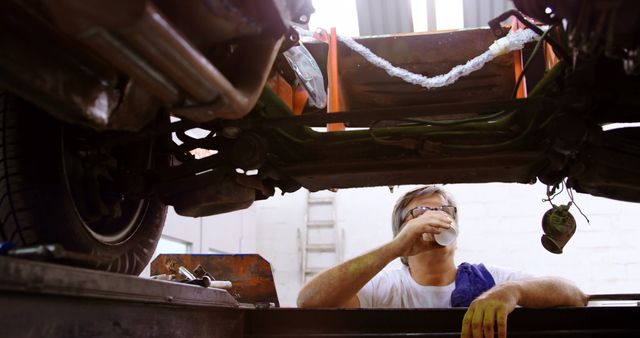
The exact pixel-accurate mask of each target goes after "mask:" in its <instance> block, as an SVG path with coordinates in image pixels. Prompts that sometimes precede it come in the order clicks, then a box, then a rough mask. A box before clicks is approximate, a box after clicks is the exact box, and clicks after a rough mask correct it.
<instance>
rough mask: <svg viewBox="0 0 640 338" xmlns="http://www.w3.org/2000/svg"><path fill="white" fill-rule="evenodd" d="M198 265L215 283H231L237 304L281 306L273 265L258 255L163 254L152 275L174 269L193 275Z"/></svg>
mask: <svg viewBox="0 0 640 338" xmlns="http://www.w3.org/2000/svg"><path fill="white" fill-rule="evenodd" d="M198 265H200V266H202V268H204V269H205V270H206V271H207V272H208V273H210V274H211V275H212V276H213V277H214V278H215V279H216V280H227V281H231V283H232V285H233V286H232V288H231V289H229V293H230V294H231V295H232V296H233V297H234V298H236V299H237V300H238V302H241V303H252V304H264V303H274V304H275V306H280V303H279V302H278V294H277V292H276V287H275V283H274V281H273V274H272V272H271V264H269V262H267V261H266V260H265V259H264V258H262V257H261V256H260V255H257V254H238V255H223V254H200V255H198V254H196V255H193V254H163V255H159V256H158V257H157V258H156V259H155V260H153V262H151V275H160V274H170V273H172V272H171V271H170V268H169V267H171V266H184V267H185V268H187V269H189V270H190V271H193V270H194V269H195V268H196V267H197V266H198Z"/></svg>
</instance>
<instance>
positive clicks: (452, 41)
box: [338, 29, 515, 110]
mask: <svg viewBox="0 0 640 338" xmlns="http://www.w3.org/2000/svg"><path fill="white" fill-rule="evenodd" d="M494 40H495V38H494V36H493V35H492V33H491V32H490V30H488V29H474V30H465V31H453V32H445V33H434V34H408V35H398V36H382V37H370V38H361V39H358V42H360V43H361V44H363V45H364V46H366V47H367V48H369V49H371V50H372V51H373V52H374V53H375V54H377V55H379V56H380V57H382V58H384V59H386V60H388V61H389V62H391V63H392V64H393V65H395V66H399V67H403V68H405V69H407V70H409V71H412V72H414V73H418V74H423V75H425V76H435V75H440V74H445V73H447V72H449V71H450V70H451V68H453V67H455V66H457V65H460V64H464V63H466V62H467V61H469V60H470V59H472V58H474V57H476V56H478V55H480V54H482V53H483V52H484V51H486V50H487V48H488V47H489V46H490V45H491V44H492V43H493V41H494ZM338 52H339V56H338V57H339V73H340V81H341V85H342V89H343V93H342V94H343V96H344V100H345V103H346V106H347V110H357V109H366V108H380V107H402V106H412V105H421V104H433V103H452V102H468V101H485V100H486V101H489V100H496V99H506V98H509V97H510V95H511V92H512V91H513V87H514V85H515V79H514V70H513V57H512V56H511V55H504V56H501V57H498V58H496V59H495V60H493V61H492V62H489V63H488V64H486V65H485V66H484V68H482V69H480V70H479V71H477V72H474V73H471V74H470V75H469V76H466V77H462V78H461V79H460V80H459V81H458V82H456V83H454V84H453V85H450V86H447V87H444V88H436V89H425V88H422V87H420V86H416V85H413V84H409V83H406V82H404V81H403V80H401V79H399V78H396V77H391V76H390V75H388V74H387V73H386V72H385V71H383V70H382V69H380V68H377V67H375V66H373V65H372V64H371V63H369V62H368V61H366V60H365V59H364V58H363V57H362V56H360V55H359V54H357V53H355V52H353V51H352V50H351V49H349V48H348V47H346V46H345V45H342V44H341V45H340V48H339V51H338Z"/></svg>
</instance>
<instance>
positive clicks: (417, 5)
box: [411, 0, 429, 32]
mask: <svg viewBox="0 0 640 338" xmlns="http://www.w3.org/2000/svg"><path fill="white" fill-rule="evenodd" d="M411 17H412V19H413V31H414V32H426V31H428V30H429V22H428V21H427V20H428V16H427V0H411Z"/></svg>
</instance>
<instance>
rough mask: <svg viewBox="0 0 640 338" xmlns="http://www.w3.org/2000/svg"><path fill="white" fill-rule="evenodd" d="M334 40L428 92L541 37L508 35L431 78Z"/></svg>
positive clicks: (523, 32) (352, 42)
mask: <svg viewBox="0 0 640 338" xmlns="http://www.w3.org/2000/svg"><path fill="white" fill-rule="evenodd" d="M543 30H545V28H543ZM337 38H338V39H339V40H340V41H341V42H342V43H344V44H345V45H347V46H348V47H349V48H351V49H352V50H353V51H355V52H356V53H358V54H360V55H362V57H364V58H365V59H366V60H367V61H369V62H371V63H372V64H373V65H375V66H377V67H379V68H382V69H383V70H385V71H386V72H387V74H389V75H391V76H395V77H399V78H401V79H402V80H404V81H406V82H408V83H412V84H415V85H418V86H421V87H424V88H427V89H431V88H439V87H445V86H448V85H450V84H453V83H454V82H456V81H458V79H459V78H461V77H463V76H467V75H469V74H470V73H472V72H475V71H476V70H479V69H481V68H482V67H484V65H485V64H486V63H487V62H489V61H491V60H493V59H494V58H496V57H498V56H500V55H503V54H506V53H509V52H511V51H514V50H520V49H522V48H523V47H524V44H525V43H527V42H531V41H535V40H538V39H540V36H539V35H538V34H536V33H535V32H534V31H532V30H530V29H528V28H527V29H523V30H517V31H510V32H509V34H507V36H505V37H502V38H500V39H498V40H496V41H495V42H494V43H493V44H492V45H491V46H489V49H488V50H487V51H486V52H484V53H482V54H480V55H478V56H476V57H475V58H473V59H471V60H469V61H467V63H465V64H464V65H458V66H455V67H453V68H451V70H450V71H449V72H448V73H447V74H441V75H436V76H433V77H427V76H424V75H421V74H416V73H412V72H410V71H408V70H406V69H403V68H400V67H396V66H394V65H392V64H391V63H390V62H389V61H387V60H385V59H383V58H381V57H379V56H377V55H375V54H374V53H373V52H372V51H371V50H370V49H369V48H367V47H365V46H363V45H361V44H359V43H357V42H356V41H355V40H354V39H352V38H350V37H347V36H341V35H338V36H337Z"/></svg>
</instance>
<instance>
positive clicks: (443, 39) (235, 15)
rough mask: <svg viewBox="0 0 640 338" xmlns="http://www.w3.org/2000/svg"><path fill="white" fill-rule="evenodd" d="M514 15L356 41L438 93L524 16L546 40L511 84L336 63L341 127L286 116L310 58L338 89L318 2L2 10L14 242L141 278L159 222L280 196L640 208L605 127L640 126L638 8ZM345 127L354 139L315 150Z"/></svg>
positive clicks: (626, 166)
mask: <svg viewBox="0 0 640 338" xmlns="http://www.w3.org/2000/svg"><path fill="white" fill-rule="evenodd" d="M515 4H516V7H517V8H518V9H519V10H520V11H522V12H523V13H524V14H525V15H528V16H529V17H530V18H528V19H527V18H525V17H523V16H522V15H521V14H520V12H517V11H511V12H508V13H505V14H504V15H502V16H501V17H498V18H496V19H495V20H494V21H493V22H492V23H490V28H488V29H475V30H466V31H453V32H442V33H435V34H409V35H400V36H380V37H364V38H360V39H357V40H358V41H359V42H360V43H361V44H363V45H365V46H367V47H368V48H370V49H371V50H372V51H373V52H375V53H378V54H380V55H383V56H384V57H386V58H387V59H388V60H389V61H390V62H391V63H393V64H398V65H402V66H403V67H405V68H407V69H409V70H411V71H413V72H416V73H420V74H423V75H425V76H434V75H438V74H441V73H445V72H447V70H448V69H451V68H452V67H454V66H456V65H459V64H463V63H464V62H466V60H468V59H470V58H472V57H474V56H476V55H478V54H480V53H482V52H483V51H484V50H486V49H487V47H488V46H489V45H491V44H492V43H493V42H494V41H495V40H496V39H498V38H500V37H502V36H504V35H505V34H506V32H508V30H509V29H510V28H509V27H503V26H501V25H500V24H501V23H502V22H503V21H505V20H506V19H507V18H509V17H510V16H512V15H514V17H517V18H519V22H520V25H521V26H525V27H530V28H534V30H535V29H538V30H540V28H537V27H538V26H541V25H546V27H548V29H549V32H548V33H545V34H544V36H543V37H542V38H541V39H540V43H535V44H534V43H531V44H529V45H527V46H526V47H525V48H524V50H523V56H524V59H526V60H527V61H531V62H526V64H525V67H524V69H522V65H520V70H519V71H520V73H519V74H523V76H518V77H519V78H516V77H514V68H516V69H517V68H518V67H517V66H518V65H517V62H516V58H514V56H513V55H512V54H507V55H503V56H500V57H498V58H496V59H495V60H494V61H492V62H490V63H488V64H487V65H486V66H485V67H484V68H482V69H481V70H479V71H477V72H475V73H472V74H470V75H469V76H466V77H463V78H461V79H460V80H459V81H458V82H456V83H454V84H453V85H450V86H447V87H443V88H438V89H424V88H420V87H418V86H414V85H412V84H408V83H405V82H403V81H402V80H400V79H398V78H394V77H391V76H389V75H388V74H386V73H385V72H384V71H382V70H380V69H377V68H376V67H374V66H372V65H371V64H369V63H368V61H366V60H365V59H363V58H362V57H361V56H360V55H358V54H356V53H354V52H353V51H351V50H350V49H349V48H347V47H346V46H345V45H344V44H342V43H340V44H337V45H335V46H333V47H331V48H335V49H337V55H338V56H339V57H338V60H339V64H338V66H334V70H335V73H336V75H337V83H339V85H340V86H339V87H338V88H337V89H334V90H333V94H332V93H330V96H331V95H333V97H334V98H335V97H338V98H339V99H340V100H341V101H342V102H341V105H340V108H339V109H335V108H334V109H326V108H317V107H314V106H312V105H304V104H303V105H302V107H300V106H299V105H298V107H297V108H296V109H294V107H293V105H292V104H290V103H291V102H289V101H288V97H285V96H283V94H282V90H281V88H279V87H278V88H276V87H274V86H273V82H272V81H273V80H274V79H277V81H280V82H281V83H283V84H284V86H285V87H286V88H287V90H288V91H289V92H296V93H297V92H300V87H301V86H300V80H299V79H298V78H297V77H296V73H295V71H294V69H292V67H291V65H290V63H288V62H287V61H286V60H285V58H284V57H283V52H285V51H287V50H288V49H290V48H291V47H293V46H304V48H306V49H307V50H308V51H309V53H310V55H312V56H313V58H314V59H315V60H314V61H315V62H317V63H318V64H319V69H320V70H321V71H322V75H323V78H324V83H325V85H326V84H328V78H329V77H331V74H329V71H328V69H331V67H330V65H329V63H331V62H330V61H329V57H328V54H327V53H328V49H329V48H330V44H327V43H325V42H321V41H319V40H314V39H311V40H309V39H306V40H305V39H304V38H303V37H301V35H300V28H299V26H300V25H304V24H306V23H307V22H308V20H309V17H310V15H312V12H313V8H312V6H311V4H310V2H309V1H279V0H274V1H263V2H260V4H250V3H249V2H245V1H232V2H228V1H214V0H211V1H202V2H197V3H194V4H192V5H187V6H182V5H180V6H178V5H176V4H174V3H172V2H170V1H163V0H156V1H143V0H139V1H125V2H116V3H109V4H106V3H104V2H100V1H72V0H68V1H60V2H43V1H36V0H29V1H26V0H24V1H17V0H16V1H6V2H3V3H2V4H1V5H0V13H2V14H0V18H1V20H0V25H2V29H0V43H1V45H2V53H0V75H1V76H0V87H1V88H3V89H2V90H3V91H2V98H1V100H2V114H3V121H4V124H3V128H4V129H3V134H2V135H3V139H5V140H8V141H7V142H5V143H4V145H3V146H4V148H3V149H4V152H3V153H4V155H3V156H4V157H3V161H4V163H5V167H4V171H3V172H4V177H5V179H4V182H5V185H4V190H3V193H4V195H3V196H5V197H3V199H2V203H1V204H0V207H1V209H2V210H3V211H4V214H5V215H7V216H6V217H5V218H6V219H5V220H4V221H3V223H2V240H3V241H5V242H8V243H13V244H15V245H17V246H28V245H33V244H38V243H59V244H61V245H63V246H64V247H65V248H67V249H69V250H72V251H78V252H80V253H85V254H89V255H90V256H93V258H89V259H84V260H83V259H81V260H80V261H78V262H74V263H76V264H80V265H82V266H88V267H94V268H99V269H104V270H109V271H118V272H125V273H133V274H136V273H139V271H140V270H141V269H142V268H143V267H144V265H145V264H146V261H147V260H148V259H149V258H150V252H152V251H153V250H152V249H153V248H154V247H155V243H156V242H157V239H158V236H159V234H160V231H161V229H162V224H163V222H164V220H163V219H164V213H165V210H166V206H167V205H172V206H174V208H175V210H176V211H177V212H178V213H179V214H182V215H185V216H192V217H198V216H207V215H213V214H219V213H224V212H229V211H233V210H238V209H243V208H247V207H248V206H250V205H251V204H252V203H253V202H254V201H255V200H260V199H265V198H268V197H269V196H272V195H273V194H274V193H275V192H276V189H278V190H280V191H281V192H283V193H289V192H293V191H296V190H298V189H300V188H306V189H308V190H310V191H318V190H323V189H336V188H349V187H363V186H380V185H397V184H432V183H483V182H517V183H531V182H534V181H536V180H540V181H541V182H543V183H544V184H547V185H548V186H550V187H557V186H559V185H561V184H563V183H565V182H566V185H567V187H568V188H570V189H573V190H575V191H577V192H583V193H589V194H592V195H596V196H602V197H607V198H613V199H619V200H625V201H633V202H638V201H640V190H639V189H640V188H639V187H640V182H638V177H639V176H638V175H637V169H636V168H637V167H638V166H637V165H636V163H637V161H638V156H639V154H640V151H639V150H640V143H639V142H640V139H638V129H637V127H624V128H617V129H610V128H608V127H607V126H610V125H614V124H616V123H628V122H638V118H637V113H636V111H637V109H638V100H637V99H636V98H637V97H638V88H640V86H638V81H639V79H638V77H637V75H636V74H637V73H638V65H637V64H638V52H637V50H638V46H639V43H638V42H639V41H638V39H639V38H640V34H639V29H638V27H637V25H636V23H635V20H634V19H633V18H634V16H633V15H635V14H637V13H638V12H639V11H640V6H638V5H637V4H636V3H635V2H633V1H531V2H529V1H515ZM532 18H533V19H532ZM532 20H536V23H537V24H538V25H534V24H533V23H532ZM296 27H298V28H296ZM540 32H541V31H540ZM541 35H542V34H541ZM534 45H535V46H534ZM554 60H555V61H554ZM525 73H526V88H527V89H528V95H526V97H525V96H524V95H522V94H518V88H519V87H518V86H519V85H521V84H522V82H525V81H522V78H524V74H525ZM334 77H335V75H334ZM522 85H523V84H522ZM514 89H515V90H514ZM330 92H331V90H330ZM336 92H337V94H336ZM308 94H309V93H307V95H308ZM329 110H330V113H327V111H329ZM294 111H295V112H294ZM335 123H343V124H344V125H345V126H346V127H347V128H346V130H343V131H337V132H333V131H318V127H324V126H326V125H327V124H335ZM195 130H197V131H198V133H196V134H197V135H196V136H194V133H193V131H195ZM31 154H37V156H31ZM42 200H45V201H51V203H47V204H46V205H42V203H37V202H38V201H42ZM41 224H51V225H47V226H42V225H41ZM141 243H149V244H141Z"/></svg>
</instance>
